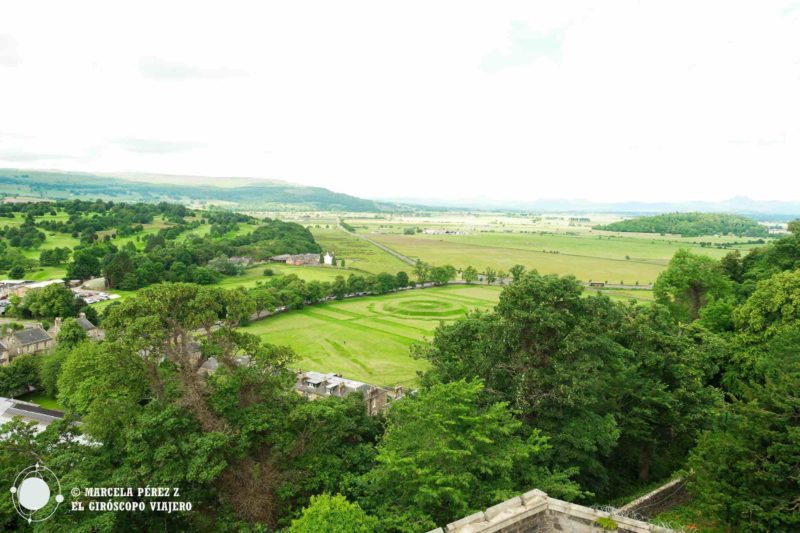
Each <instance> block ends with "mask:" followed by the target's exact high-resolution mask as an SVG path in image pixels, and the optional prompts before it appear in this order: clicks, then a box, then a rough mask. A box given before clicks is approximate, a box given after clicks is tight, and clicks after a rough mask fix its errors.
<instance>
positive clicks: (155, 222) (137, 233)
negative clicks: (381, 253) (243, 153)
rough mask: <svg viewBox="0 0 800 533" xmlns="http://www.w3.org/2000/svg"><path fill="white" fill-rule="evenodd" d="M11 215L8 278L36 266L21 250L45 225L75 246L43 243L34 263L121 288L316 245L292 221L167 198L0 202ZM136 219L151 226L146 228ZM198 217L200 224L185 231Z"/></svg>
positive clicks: (211, 274)
mask: <svg viewBox="0 0 800 533" xmlns="http://www.w3.org/2000/svg"><path fill="white" fill-rule="evenodd" d="M15 215H17V216H24V217H25V218H24V221H23V223H22V224H21V225H19V226H13V227H9V226H6V227H4V228H3V229H0V270H7V271H8V275H9V277H11V278H14V279H19V278H22V277H23V276H24V275H25V274H26V273H27V272H29V271H30V270H32V269H33V268H35V266H36V261H35V260H33V259H29V258H28V257H27V256H26V254H25V251H26V250H28V249H34V248H37V247H39V246H41V245H42V244H43V243H45V242H46V240H47V238H48V237H47V235H46V233H45V232H47V233H48V234H49V235H55V236H60V235H69V236H71V237H72V238H74V239H78V240H79V241H80V243H79V244H78V245H76V246H74V249H70V248H69V247H61V246H55V247H51V248H47V249H44V250H42V251H41V252H40V253H39V261H38V264H39V265H40V266H41V267H61V266H63V267H66V278H67V279H80V280H85V279H88V278H92V277H96V276H100V275H103V276H105V277H106V280H107V284H108V286H109V287H110V288H115V289H125V290H134V289H138V288H140V287H144V286H146V285H150V284H152V283H158V282H160V281H186V282H193V283H198V284H202V285H208V284H212V283H215V282H217V281H219V279H220V278H221V277H222V276H226V275H227V276H231V275H237V274H240V273H241V272H242V266H241V264H240V263H236V262H234V261H232V260H231V259H230V258H231V257H237V256H238V257H247V258H248V260H251V261H252V260H255V261H259V260H266V259H268V258H269V257H271V256H273V255H278V254H285V253H319V252H320V251H321V250H320V247H319V245H318V244H317V243H316V242H315V241H314V238H313V236H312V235H311V232H310V231H309V230H308V229H306V228H304V227H303V226H301V225H299V224H295V223H292V222H283V221H280V220H272V219H264V220H257V219H255V218H253V217H250V216H248V215H243V214H240V213H233V212H229V211H208V212H205V211H192V210H190V209H187V208H186V207H184V206H182V205H177V204H169V203H166V202H161V203H158V204H147V203H136V204H126V203H115V202H107V201H102V200H96V201H91V202H90V201H82V200H73V201H58V202H40V203H14V204H4V205H3V206H0V216H7V217H9V216H10V217H14V216H15ZM37 217H39V218H37ZM156 217H158V218H156ZM143 225H151V226H155V227H156V228H158V230H157V231H155V232H154V231H153V230H152V229H150V230H149V231H147V232H145V231H144V226H143ZM204 225H206V227H207V228H208V231H207V232H193V233H191V234H189V235H186V233H187V232H189V231H190V230H197V229H204V228H201V226H204ZM243 225H247V226H250V227H252V230H251V231H243V230H247V229H249V228H248V227H247V226H244V227H243ZM42 230H44V231H42ZM3 237H5V239H3ZM122 237H128V238H127V239H126V240H125V244H119V245H118V244H116V243H117V242H119V241H117V239H119V238H122ZM70 259H71V260H70ZM12 274H14V275H12Z"/></svg>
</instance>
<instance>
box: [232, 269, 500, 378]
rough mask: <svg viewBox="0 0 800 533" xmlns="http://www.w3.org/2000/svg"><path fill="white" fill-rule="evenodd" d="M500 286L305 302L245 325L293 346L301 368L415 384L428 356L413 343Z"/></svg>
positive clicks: (484, 302)
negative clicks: (414, 352) (414, 350)
mask: <svg viewBox="0 0 800 533" xmlns="http://www.w3.org/2000/svg"><path fill="white" fill-rule="evenodd" d="M499 295H500V288H499V287H486V286H463V285H451V286H448V287H440V288H434V289H425V290H414V291H405V292H400V293H394V294H388V295H383V296H372V297H365V298H354V299H351V300H344V301H340V302H331V303H328V304H323V305H317V306H311V307H307V308H305V309H302V310H299V311H291V312H289V313H284V314H282V315H279V316H276V317H272V318H268V319H265V320H260V321H257V322H254V323H252V324H250V325H249V326H247V327H245V328H243V329H244V330H245V331H247V332H249V333H253V334H256V335H259V336H260V337H261V338H262V339H263V340H264V341H266V342H270V343H272V344H280V345H288V346H291V347H292V348H293V349H294V350H295V352H297V354H298V356H299V361H298V362H297V363H296V365H297V366H298V367H299V368H301V369H303V370H316V371H319V372H338V373H340V374H342V375H343V376H345V377H347V378H351V379H357V380H361V381H365V382H367V383H373V384H376V385H386V386H393V385H396V384H398V383H404V384H406V385H413V383H414V382H415V379H416V373H417V371H419V370H424V369H425V368H426V366H427V364H426V362H424V361H420V360H417V359H413V358H412V357H411V356H410V355H409V348H410V347H411V345H412V344H414V343H415V342H418V341H421V340H423V339H425V338H431V337H432V335H433V332H434V330H435V329H436V327H438V326H439V324H440V323H443V322H444V323H447V322H452V321H453V320H455V319H457V318H459V317H462V316H464V314H465V313H466V312H467V311H468V310H470V309H475V308H483V309H486V308H490V307H492V306H493V305H494V304H495V303H496V302H497V299H498V297H499Z"/></svg>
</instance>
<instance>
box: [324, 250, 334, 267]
mask: <svg viewBox="0 0 800 533" xmlns="http://www.w3.org/2000/svg"><path fill="white" fill-rule="evenodd" d="M322 260H323V262H324V263H325V264H326V265H333V256H332V255H331V254H330V252H325V257H323V258H322Z"/></svg>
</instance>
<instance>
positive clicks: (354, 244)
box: [311, 228, 411, 274]
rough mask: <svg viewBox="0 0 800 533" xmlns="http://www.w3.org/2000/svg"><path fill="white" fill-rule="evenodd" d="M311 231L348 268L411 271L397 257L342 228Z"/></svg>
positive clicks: (368, 270) (316, 239)
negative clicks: (342, 260) (343, 261)
mask: <svg viewBox="0 0 800 533" xmlns="http://www.w3.org/2000/svg"><path fill="white" fill-rule="evenodd" d="M311 233H312V234H313V235H314V240H315V241H317V242H318V243H319V245H320V246H322V249H323V250H325V251H328V252H332V253H334V254H335V255H336V258H337V259H344V260H345V266H346V267H348V268H356V269H359V270H364V271H366V272H370V273H372V274H380V273H381V272H389V273H390V274H396V273H397V272H400V271H401V270H404V271H406V272H408V273H410V272H411V267H410V266H409V265H407V264H405V263H403V262H402V261H400V260H399V259H397V258H396V257H394V256H392V255H390V254H387V253H386V252H384V251H383V250H381V249H380V248H378V247H377V246H375V245H373V244H370V243H369V242H367V241H365V240H363V239H359V238H358V237H354V236H352V235H349V234H347V233H345V232H344V231H342V230H340V229H335V228H331V229H327V228H311Z"/></svg>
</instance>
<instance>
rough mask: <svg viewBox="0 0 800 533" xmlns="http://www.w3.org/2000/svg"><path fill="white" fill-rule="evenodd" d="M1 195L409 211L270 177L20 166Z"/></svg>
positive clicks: (8, 172) (1, 174)
mask: <svg viewBox="0 0 800 533" xmlns="http://www.w3.org/2000/svg"><path fill="white" fill-rule="evenodd" d="M0 195H4V196H11V197H16V196H24V197H30V198H42V199H44V198H46V199H53V200H59V199H76V198H79V199H83V200H85V199H94V198H100V199H103V200H114V201H125V202H132V201H133V202H135V201H141V202H160V201H166V202H179V203H183V204H206V205H221V206H228V207H232V208H233V207H235V208H236V209H240V210H279V209H280V210H283V209H296V210H316V211H359V212H363V211H395V210H399V209H407V207H405V208H404V207H402V206H398V205H397V204H392V203H388V202H377V201H374V200H365V199H362V198H356V197H355V196H350V195H347V194H341V193H337V192H333V191H330V190H328V189H324V188H322V187H304V186H301V185H295V184H292V183H287V182H280V181H274V180H257V179H252V178H207V177H197V176H171V175H160V174H93V173H88V172H63V171H41V170H22V169H0Z"/></svg>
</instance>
